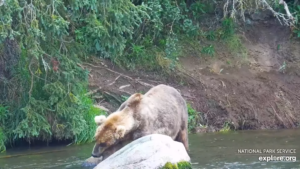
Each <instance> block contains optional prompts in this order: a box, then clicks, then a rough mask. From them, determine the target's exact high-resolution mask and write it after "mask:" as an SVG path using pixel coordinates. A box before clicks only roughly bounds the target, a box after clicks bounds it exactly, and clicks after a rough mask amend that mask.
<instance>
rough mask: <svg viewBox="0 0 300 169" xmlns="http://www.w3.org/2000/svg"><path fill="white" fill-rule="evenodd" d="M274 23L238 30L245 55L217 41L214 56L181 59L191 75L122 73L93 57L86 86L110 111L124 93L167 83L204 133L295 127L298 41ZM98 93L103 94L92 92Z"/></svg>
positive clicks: (299, 110) (299, 117) (299, 111)
mask: <svg viewBox="0 0 300 169" xmlns="http://www.w3.org/2000/svg"><path fill="white" fill-rule="evenodd" d="M275 24H277V23H276V22H267V23H266V22H264V23H259V24H255V25H252V26H248V27H247V29H244V30H243V31H242V32H241V33H240V36H241V37H242V39H243V44H244V46H245V47H246V51H247V55H246V57H239V56H235V55H233V54H232V53H230V52H229V51H228V49H227V48H226V46H225V44H223V43H217V44H215V48H216V56H215V57H214V58H203V56H198V55H192V54H191V55H188V56H185V57H184V58H181V59H180V64H181V65H182V68H183V70H185V73H186V74H189V76H185V77H184V78H179V77H173V78H171V77H164V76H161V75H159V74H154V73H147V74H145V73H141V72H138V73H137V72H135V73H133V72H128V71H123V70H121V69H119V68H116V67H113V65H111V64H110V63H109V62H107V61H101V60H98V59H93V61H91V62H90V63H91V64H84V66H85V67H87V68H88V69H89V70H90V71H91V74H90V88H91V90H92V92H93V93H94V97H95V98H97V101H98V104H100V105H102V106H105V107H107V108H108V109H109V110H110V111H114V110H115V109H116V108H117V106H118V103H120V102H122V100H121V99H120V96H122V95H129V94H133V93H134V92H146V91H147V90H149V89H150V87H151V85H157V84H160V83H164V84H169V85H171V86H173V87H175V88H177V89H179V90H180V91H181V92H182V94H183V96H184V97H185V99H186V100H187V101H188V102H190V103H191V105H192V106H193V107H194V108H195V109H196V110H197V111H199V112H201V113H202V117H203V120H204V123H205V124H206V125H207V126H208V130H207V131H215V130H219V129H221V128H223V126H224V124H226V123H228V124H231V125H232V127H233V128H235V129H279V128H294V127H297V126H299V122H300V104H299V100H300V90H299V89H300V71H299V70H300V64H299V63H300V62H299V60H300V48H299V42H296V41H292V40H290V38H289V37H290V31H289V29H288V28H286V27H280V26H278V25H275ZM191 53H193V52H191ZM92 65H93V66H92ZM97 92H102V94H104V95H105V97H99V96H97V95H95V94H97ZM108 98H109V99H108ZM107 100H115V102H114V103H113V102H107ZM199 131H200V130H199ZM201 131H203V130H201Z"/></svg>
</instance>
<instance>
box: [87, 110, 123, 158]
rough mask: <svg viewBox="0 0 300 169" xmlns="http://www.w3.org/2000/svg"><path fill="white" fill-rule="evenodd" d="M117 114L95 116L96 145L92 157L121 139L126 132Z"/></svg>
mask: <svg viewBox="0 0 300 169" xmlns="http://www.w3.org/2000/svg"><path fill="white" fill-rule="evenodd" d="M120 118H121V117H120V116H118V115H117V114H116V115H115V114H114V115H112V116H110V117H109V118H108V119H107V118H106V117H105V116H96V117H95V122H96V124H97V125H98V128H97V130H96V133H95V139H96V145H95V147H94V151H93V153H92V155H93V157H100V156H101V154H102V153H103V152H104V151H105V150H106V149H107V148H109V147H110V146H112V145H114V144H116V143H117V142H118V141H119V140H121V139H122V138H123V137H124V136H125V133H126V127H125V126H124V125H122V124H121V123H122V121H123V120H122V119H120Z"/></svg>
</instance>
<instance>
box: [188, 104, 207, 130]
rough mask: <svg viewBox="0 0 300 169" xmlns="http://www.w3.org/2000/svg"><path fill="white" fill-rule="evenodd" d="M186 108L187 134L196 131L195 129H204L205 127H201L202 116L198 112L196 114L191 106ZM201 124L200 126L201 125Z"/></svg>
mask: <svg viewBox="0 0 300 169" xmlns="http://www.w3.org/2000/svg"><path fill="white" fill-rule="evenodd" d="M187 107H188V114H189V118H188V130H189V132H192V131H194V130H195V129H196V127H203V128H205V127H206V126H202V124H203V120H202V114H201V113H200V112H197V111H196V110H195V109H194V108H193V107H192V106H191V104H187ZM201 123H202V124H201Z"/></svg>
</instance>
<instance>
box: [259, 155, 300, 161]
mask: <svg viewBox="0 0 300 169" xmlns="http://www.w3.org/2000/svg"><path fill="white" fill-rule="evenodd" d="M258 160H259V161H262V162H263V161H266V162H269V161H282V162H296V161H297V157H296V156H273V155H270V156H259V157H258Z"/></svg>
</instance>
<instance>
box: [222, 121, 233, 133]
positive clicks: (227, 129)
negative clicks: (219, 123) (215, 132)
mask: <svg viewBox="0 0 300 169" xmlns="http://www.w3.org/2000/svg"><path fill="white" fill-rule="evenodd" d="M232 130H234V126H233V124H232V123H230V122H228V121H226V122H225V123H224V125H223V128H222V129H221V130H220V132H221V133H227V132H230V131H232Z"/></svg>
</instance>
